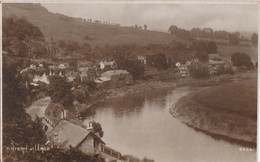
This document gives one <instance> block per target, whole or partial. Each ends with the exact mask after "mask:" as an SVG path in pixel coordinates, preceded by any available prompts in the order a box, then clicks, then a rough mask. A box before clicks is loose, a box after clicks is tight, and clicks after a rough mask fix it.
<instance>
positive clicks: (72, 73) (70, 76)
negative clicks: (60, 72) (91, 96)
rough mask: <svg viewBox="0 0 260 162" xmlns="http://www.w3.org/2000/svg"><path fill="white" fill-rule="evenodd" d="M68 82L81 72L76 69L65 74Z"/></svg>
mask: <svg viewBox="0 0 260 162" xmlns="http://www.w3.org/2000/svg"><path fill="white" fill-rule="evenodd" d="M65 76H66V79H67V82H73V81H74V80H75V79H76V78H77V76H79V74H78V73H77V72H74V71H69V72H68V73H66V74H65Z"/></svg>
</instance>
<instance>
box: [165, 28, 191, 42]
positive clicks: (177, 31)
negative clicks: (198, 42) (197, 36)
mask: <svg viewBox="0 0 260 162" xmlns="http://www.w3.org/2000/svg"><path fill="white" fill-rule="evenodd" d="M169 32H170V33H171V34H174V35H176V36H178V37H181V38H183V39H186V40H194V38H193V37H192V35H191V33H190V31H188V30H185V29H181V28H178V27H177V26H175V25H171V26H170V27H169Z"/></svg>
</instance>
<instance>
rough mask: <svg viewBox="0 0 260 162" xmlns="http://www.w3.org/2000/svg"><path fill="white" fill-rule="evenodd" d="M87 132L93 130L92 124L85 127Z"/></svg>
mask: <svg viewBox="0 0 260 162" xmlns="http://www.w3.org/2000/svg"><path fill="white" fill-rule="evenodd" d="M87 130H93V127H92V122H89V125H88V127H87Z"/></svg>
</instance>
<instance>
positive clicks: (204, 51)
mask: <svg viewBox="0 0 260 162" xmlns="http://www.w3.org/2000/svg"><path fill="white" fill-rule="evenodd" d="M192 49H193V50H194V51H195V52H196V54H195V57H196V58H198V59H199V60H200V61H202V62H206V61H208V60H209V56H208V54H212V53H217V52H218V50H217V45H216V44H215V43H214V42H212V41H194V42H193V44H192Z"/></svg>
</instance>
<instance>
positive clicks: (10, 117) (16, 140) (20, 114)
mask: <svg viewBox="0 0 260 162" xmlns="http://www.w3.org/2000/svg"><path fill="white" fill-rule="evenodd" d="M3 59H4V60H3V111H2V113H3V114H2V116H3V125H2V128H3V131H2V132H3V134H2V135H3V141H2V144H3V147H10V146H11V145H13V146H26V145H27V146H31V145H33V144H43V143H45V141H46V137H45V135H44V132H43V130H42V124H41V122H40V120H39V119H36V121H35V122H33V121H31V118H30V117H29V115H28V114H26V113H25V110H24V109H23V98H22V97H23V95H25V94H23V89H22V87H20V86H19V85H20V84H21V82H22V80H21V78H19V77H18V76H19V70H18V68H17V64H16V63H15V62H12V61H13V60H9V59H7V58H5V57H4V58H3ZM3 156H4V157H6V156H7V154H5V152H4V154H3Z"/></svg>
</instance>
